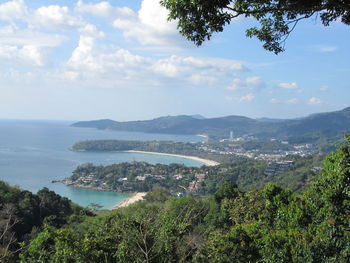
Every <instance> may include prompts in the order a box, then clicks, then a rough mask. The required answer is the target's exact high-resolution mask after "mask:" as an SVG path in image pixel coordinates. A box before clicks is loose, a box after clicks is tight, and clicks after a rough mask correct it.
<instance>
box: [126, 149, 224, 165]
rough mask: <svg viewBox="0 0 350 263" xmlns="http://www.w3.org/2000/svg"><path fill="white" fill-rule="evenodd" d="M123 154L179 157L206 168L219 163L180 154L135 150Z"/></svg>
mask: <svg viewBox="0 0 350 263" xmlns="http://www.w3.org/2000/svg"><path fill="white" fill-rule="evenodd" d="M125 152H130V153H146V154H157V155H166V156H174V157H180V158H186V159H190V160H193V161H197V162H200V163H202V164H204V165H206V166H216V165H219V164H220V163H218V162H216V161H212V160H208V159H203V158H199V157H196V156H188V155H180V154H171V153H159V152H144V151H135V150H130V151H125Z"/></svg>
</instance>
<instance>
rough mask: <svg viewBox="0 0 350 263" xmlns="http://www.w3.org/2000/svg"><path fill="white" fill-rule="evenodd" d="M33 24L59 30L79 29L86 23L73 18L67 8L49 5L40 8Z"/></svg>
mask: <svg viewBox="0 0 350 263" xmlns="http://www.w3.org/2000/svg"><path fill="white" fill-rule="evenodd" d="M33 23H34V24H39V25H41V26H44V27H48V28H54V29H59V30H67V29H71V28H79V27H82V26H84V25H85V24H86V23H85V22H83V21H82V19H81V18H79V17H76V16H73V15H72V14H71V13H70V10H69V8H68V7H67V6H58V5H49V6H43V7H40V8H38V9H37V10H36V11H35V12H34V15H33Z"/></svg>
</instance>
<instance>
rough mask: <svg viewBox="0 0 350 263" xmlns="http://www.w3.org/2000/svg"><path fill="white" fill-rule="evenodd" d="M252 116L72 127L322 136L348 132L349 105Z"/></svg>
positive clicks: (219, 134) (214, 134)
mask: <svg viewBox="0 0 350 263" xmlns="http://www.w3.org/2000/svg"><path fill="white" fill-rule="evenodd" d="M271 120H272V119H268V118H262V119H252V118H248V117H244V116H226V117H218V118H197V117H196V116H187V115H179V116H166V117H160V118H156V119H152V120H145V121H127V122H117V121H113V120H95V121H84V122H77V123H74V124H73V126H74V127H90V128H98V129H110V130H116V131H137V132H147V133H167V134H208V135H209V136H210V137H211V138H227V137H228V136H229V134H230V132H231V131H232V132H233V134H234V136H242V135H246V134H250V135H253V136H256V137H259V138H271V137H278V138H283V139H288V138H295V137H298V138H300V137H305V138H309V139H312V138H313V139H315V138H319V137H321V136H326V137H334V136H338V137H339V136H342V135H343V134H344V133H346V132H350V107H348V108H345V109H343V110H340V111H334V112H327V113H318V114H312V115H310V116H307V117H304V118H300V119H292V120H278V121H271Z"/></svg>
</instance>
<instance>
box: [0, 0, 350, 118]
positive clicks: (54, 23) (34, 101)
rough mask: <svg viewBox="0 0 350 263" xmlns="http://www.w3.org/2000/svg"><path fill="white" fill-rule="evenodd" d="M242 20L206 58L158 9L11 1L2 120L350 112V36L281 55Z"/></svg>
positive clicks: (0, 37) (329, 30)
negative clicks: (270, 49)
mask: <svg viewBox="0 0 350 263" xmlns="http://www.w3.org/2000/svg"><path fill="white" fill-rule="evenodd" d="M253 24H254V21H253V20H251V19H245V18H238V19H236V20H234V21H232V22H231V24H230V25H228V26H226V27H225V29H224V32H222V33H219V34H215V35H214V36H213V38H212V39H211V40H210V41H208V42H205V43H204V44H203V46H201V47H196V46H195V45H194V44H193V43H192V42H189V41H187V40H186V39H185V38H184V37H183V36H181V35H180V34H179V33H178V31H177V28H176V21H172V22H168V21H167V10H165V9H164V8H163V7H161V6H160V5H159V3H158V0H133V1H130V0H128V1H127V0H114V1H99V0H97V1H96V0H79V1H73V0H61V1H56V0H45V1H44V0H35V1H34V0H31V1H30V0H12V1H8V0H5V1H3V0H0V119H47V120H92V119H106V118H109V119H113V120H118V121H127V120H145V119H151V118H156V117H160V116H167V115H183V114H185V115H193V114H201V115H203V116H205V117H219V116H228V115H243V116H248V117H252V118H260V117H270V118H295V117H301V116H306V115H309V114H312V113H317V112H328V111H335V110H341V109H342V108H345V107H348V106H350V63H348V62H349V61H350V52H349V46H350V34H349V31H350V27H349V26H345V25H343V24H342V23H341V22H338V21H337V22H334V23H332V24H331V25H330V26H328V27H324V26H323V25H321V23H320V21H319V20H317V19H316V18H315V19H310V20H307V21H301V22H300V23H299V24H298V26H297V27H296V29H295V30H294V31H293V32H292V34H291V35H290V37H289V38H288V40H287V43H286V46H285V48H286V51H285V52H283V53H281V54H279V55H275V54H274V53H271V52H268V51H266V50H264V49H263V48H262V43H261V42H259V41H258V40H257V39H254V38H252V39H250V38H246V37H245V30H246V29H247V28H249V26H251V25H253Z"/></svg>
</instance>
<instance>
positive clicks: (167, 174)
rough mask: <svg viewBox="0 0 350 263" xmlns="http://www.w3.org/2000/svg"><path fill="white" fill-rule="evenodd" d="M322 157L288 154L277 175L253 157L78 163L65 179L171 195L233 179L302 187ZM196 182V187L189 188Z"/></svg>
mask: <svg viewBox="0 0 350 263" xmlns="http://www.w3.org/2000/svg"><path fill="white" fill-rule="evenodd" d="M323 158H324V157H323V156H319V155H314V156H308V157H288V159H286V160H289V161H293V164H292V165H291V166H290V167H289V168H288V169H287V170H286V171H282V172H279V173H276V174H265V173H264V171H265V169H266V167H267V164H268V163H267V162H264V161H256V160H252V159H247V158H246V159H242V160H236V161H235V162H233V163H224V164H221V165H218V166H202V167H186V166H184V165H180V164H170V165H165V164H155V165H153V164H148V163H144V162H131V163H120V164H113V165H107V166H102V165H93V164H91V163H86V164H83V165H79V166H78V167H77V168H76V169H75V170H74V171H73V173H72V176H70V177H69V178H68V179H67V180H65V181H64V182H65V183H66V184H68V185H70V186H74V187H86V188H93V189H100V190H111V191H119V192H149V191H152V190H155V189H165V190H167V191H170V192H171V193H172V194H173V195H175V194H177V193H182V194H184V195H188V194H195V195H201V196H207V195H211V194H214V193H215V192H216V191H217V190H218V188H219V186H220V185H221V184H223V183H224V182H225V181H230V182H234V183H236V184H237V185H238V187H239V188H240V189H242V190H248V189H259V188H262V187H264V185H265V184H267V183H268V182H273V183H276V184H278V185H279V186H283V187H288V188H289V189H292V190H293V191H298V190H303V189H305V188H306V186H307V185H308V184H309V183H310V182H311V181H312V179H313V177H314V176H316V175H317V174H318V173H319V170H320V166H321V163H322V160H323ZM194 182H195V184H196V187H194V188H193V187H191V183H192V186H193V183H194Z"/></svg>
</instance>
